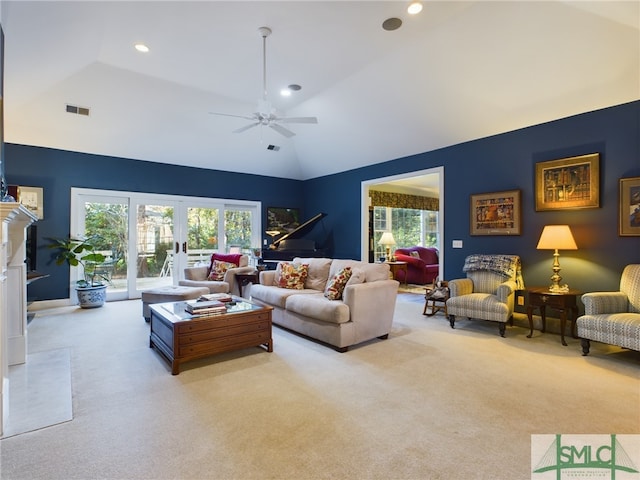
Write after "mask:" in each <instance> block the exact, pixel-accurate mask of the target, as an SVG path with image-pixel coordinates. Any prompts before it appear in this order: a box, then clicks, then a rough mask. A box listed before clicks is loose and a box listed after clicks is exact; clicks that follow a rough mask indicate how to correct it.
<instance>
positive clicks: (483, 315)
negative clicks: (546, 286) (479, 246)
mask: <svg viewBox="0 0 640 480" xmlns="http://www.w3.org/2000/svg"><path fill="white" fill-rule="evenodd" d="M462 270H463V272H465V273H466V275H467V277H466V278H458V279H454V280H449V295H450V297H449V300H447V314H448V316H449V323H450V325H451V328H455V321H456V317H457V316H462V317H467V318H468V319H472V318H475V319H478V320H489V321H492V322H498V329H499V332H500V336H502V337H504V334H505V330H506V323H507V322H510V323H511V324H513V308H514V298H515V292H516V290H522V289H524V281H523V279H522V270H521V266H520V257H519V256H517V255H469V256H468V257H467V258H466V260H465V263H464V267H463V269H462Z"/></svg>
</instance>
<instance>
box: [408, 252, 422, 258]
mask: <svg viewBox="0 0 640 480" xmlns="http://www.w3.org/2000/svg"><path fill="white" fill-rule="evenodd" d="M409 255H411V256H412V257H413V258H420V254H419V253H418V252H409Z"/></svg>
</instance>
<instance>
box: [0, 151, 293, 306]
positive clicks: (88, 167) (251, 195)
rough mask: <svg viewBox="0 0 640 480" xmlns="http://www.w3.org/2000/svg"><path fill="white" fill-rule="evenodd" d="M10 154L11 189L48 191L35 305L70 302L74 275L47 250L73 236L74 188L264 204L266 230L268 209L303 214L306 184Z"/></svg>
mask: <svg viewBox="0 0 640 480" xmlns="http://www.w3.org/2000/svg"><path fill="white" fill-rule="evenodd" d="M5 148H6V156H7V165H6V167H7V180H8V183H9V184H12V185H26V186H37V187H43V189H44V219H43V220H40V221H38V245H39V247H38V265H37V267H38V271H39V272H42V273H45V274H49V275H50V277H49V278H45V279H42V280H38V281H37V282H34V283H33V284H31V285H30V286H29V292H28V293H29V297H30V298H32V299H35V300H51V299H57V298H68V296H69V271H68V269H67V268H62V267H58V266H56V265H55V264H54V263H53V262H52V261H51V256H52V251H51V250H49V249H47V247H46V246H47V245H48V244H49V243H50V242H49V241H48V240H47V239H48V238H62V237H66V236H68V235H69V226H70V208H71V205H70V203H71V187H80V188H96V189H103V190H119V191H130V192H146V193H159V194H171V195H188V196H193V197H206V198H225V199H231V200H253V201H262V202H263V203H262V207H263V208H262V210H263V211H262V216H263V218H262V224H263V225H266V207H268V206H272V205H275V206H287V207H299V208H301V212H302V213H303V214H304V208H303V205H302V198H303V193H302V192H303V182H301V181H299V180H289V179H282V178H274V177H265V176H259V175H250V174H240V173H231V172H224V171H219V170H207V169H199V168H190V167H178V166H175V165H166V164H161V163H155V162H145V161H140V160H129V159H123V158H116V157H106V156H101V155H91V154H85V153H77V152H68V151H63V150H55V149H51V148H40V147H30V146H25V145H15V144H7V145H6V147H5ZM265 238H266V239H268V238H269V237H268V236H266V235H265Z"/></svg>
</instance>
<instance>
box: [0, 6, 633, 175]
mask: <svg viewBox="0 0 640 480" xmlns="http://www.w3.org/2000/svg"><path fill="white" fill-rule="evenodd" d="M408 3H409V2H404V1H282V2H273V1H256V2H249V1H228V2H224V1H196V2H187V1H159V2H153V1H139V2H127V1H108V2H99V1H69V2H62V1H43V2H32V1H24V0H20V1H12V0H3V1H2V4H1V12H0V13H1V21H2V26H3V29H4V34H5V49H4V52H5V60H4V80H5V81H4V120H5V126H4V135H5V141H7V142H12V143H18V144H26V145H36V146H46V147H53V148H59V149H65V150H72V151H79V152H89V153H97V154H104V155H113V156H118V157H125V158H133V159H140V160H148V161H153V162H162V163H171V164H179V165H188V166H194V167H202V168H211V169H221V170H228V171H233V172H249V173H256V174H261V175H269V176H277V177H284V178H293V179H309V178H315V177H318V176H322V175H327V174H331V173H337V172H341V171H345V170H349V169H352V168H357V167H361V166H365V165H370V164H374V163H379V162H383V161H387V160H391V159H395V158H400V157H404V156H407V155H412V154H416V153H421V152H425V151H430V150H434V149H438V148H441V147H445V146H448V145H453V144H457V143H461V142H464V141H468V140H472V139H477V138H482V137H486V136H489V135H493V134H498V133H501V132H506V131H510V130H514V129H518V128H521V127H526V126H530V125H535V124H539V123H543V122H546V121H550V120H555V119H558V118H563V117H566V116H570V115H574V114H579V113H583V112H587V111H591V110H595V109H599V108H603V107H607V106H611V105H617V104H621V103H625V102H629V101H633V100H637V99H639V98H640V7H639V5H640V2H638V1H622V2H615V1H603V2H597V1H595V2H594V1H587V2H573V1H529V2H528V1H513V2H507V1H495V2H491V1H467V2H463V1H451V0H448V1H425V2H423V4H424V9H423V11H422V12H421V13H420V14H418V15H415V16H410V15H408V14H407V13H406V7H407V5H408ZM391 17H395V18H399V19H401V20H402V26H401V27H400V28H399V29H397V30H394V31H387V30H385V29H383V28H382V23H383V22H384V21H385V20H386V19H388V18H391ZM261 26H268V27H270V28H271V29H272V31H273V33H272V35H271V36H269V37H268V39H267V93H268V99H269V100H270V101H271V103H272V104H273V105H274V106H275V107H276V108H277V109H278V111H280V112H283V113H284V114H286V115H288V116H316V117H317V118H318V124H317V125H313V124H300V125H298V124H289V125H287V127H288V128H290V129H291V130H292V131H294V132H295V133H296V135H295V136H294V137H292V138H286V137H284V136H282V135H280V134H278V133H277V132H275V131H274V130H272V129H270V128H267V127H256V128H252V129H249V130H247V131H245V132H243V133H232V131H233V130H236V129H238V128H241V127H243V126H244V125H246V124H247V123H250V122H248V121H247V120H245V119H242V118H234V117H224V116H216V115H211V113H210V112H222V113H229V114H232V115H240V116H243V115H249V114H251V113H252V112H254V111H255V109H256V105H257V102H258V100H259V99H260V98H261V96H262V82H263V79H262V73H263V70H262V53H263V52H262V38H261V36H260V34H259V33H258V28H259V27H261ZM137 42H143V43H145V44H146V45H148V47H149V48H150V51H149V52H148V53H140V52H138V51H136V50H135V49H134V44H135V43H137ZM290 84H299V85H300V86H301V87H302V89H301V90H299V91H297V92H294V93H293V94H292V95H291V96H290V97H287V98H285V97H281V96H280V94H279V91H280V89H281V88H282V87H285V86H287V85H290ZM66 105H74V106H79V107H85V108H88V109H89V115H88V116H84V115H76V114H72V113H67V111H66ZM269 145H274V146H275V147H277V148H274V149H268V148H267V147H268V146H269Z"/></svg>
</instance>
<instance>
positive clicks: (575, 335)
mask: <svg viewBox="0 0 640 480" xmlns="http://www.w3.org/2000/svg"><path fill="white" fill-rule="evenodd" d="M571 313H572V314H573V317H572V319H571V336H572V337H573V338H578V332H577V331H576V320H577V319H578V306H577V305H576V306H575V307H571Z"/></svg>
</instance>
